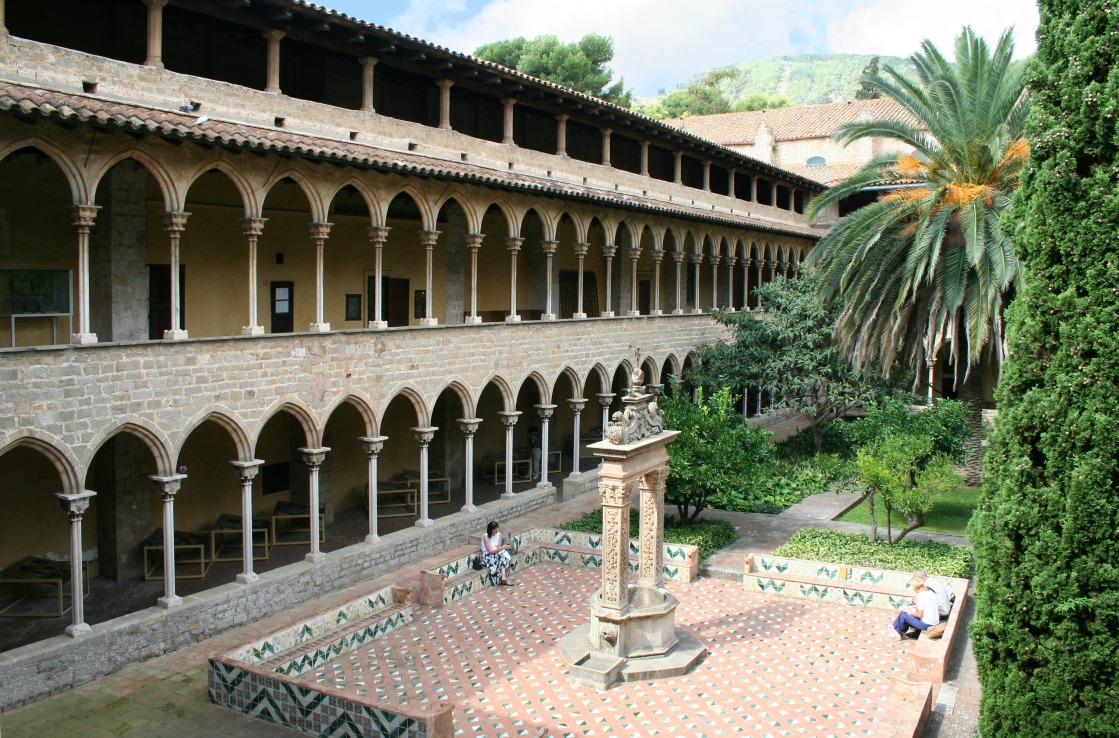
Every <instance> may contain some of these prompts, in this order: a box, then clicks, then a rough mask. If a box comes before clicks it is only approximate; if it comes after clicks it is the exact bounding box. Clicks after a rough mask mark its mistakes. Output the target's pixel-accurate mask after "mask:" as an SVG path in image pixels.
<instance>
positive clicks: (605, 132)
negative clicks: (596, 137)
mask: <svg viewBox="0 0 1119 738" xmlns="http://www.w3.org/2000/svg"><path fill="white" fill-rule="evenodd" d="M612 133H613V130H611V129H609V128H603V129H602V166H604V167H608V166H610V135H611V134H612Z"/></svg>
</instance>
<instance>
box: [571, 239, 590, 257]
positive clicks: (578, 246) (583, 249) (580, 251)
mask: <svg viewBox="0 0 1119 738" xmlns="http://www.w3.org/2000/svg"><path fill="white" fill-rule="evenodd" d="M590 248H591V245H590V244H589V243H587V242H586V241H576V242H575V255H576V256H578V257H579V258H580V259H582V258H583V257H584V256H586V255H587V252H588V251H589V250H590Z"/></svg>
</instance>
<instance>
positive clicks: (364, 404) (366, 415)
mask: <svg viewBox="0 0 1119 738" xmlns="http://www.w3.org/2000/svg"><path fill="white" fill-rule="evenodd" d="M342 405H350V406H351V407H353V408H354V410H357V413H358V415H360V416H361V420H362V422H363V423H364V424H365V433H366V435H370V436H375V435H377V432H378V427H379V426H378V425H377V418H376V416H375V415H374V413H373V403H372V402H371V401H370V399H369V398H368V397H367V396H366V395H365V394H363V393H362V392H361V391H359V390H356V389H350V390H347V391H346V393H345V394H342V395H339V396H338V397H336V398H335V399H334V400H333V401H332V402H331V403H330V404H329V405H327V406H326V407H325V408H323V411H322V413H321V414H320V420H321V422H320V423H319V425H321V427H323V428H326V424H327V422H328V421H329V420H330V416H331V415H333V414H334V411H336V410H337V409H338V408H340V407H341V406H342Z"/></svg>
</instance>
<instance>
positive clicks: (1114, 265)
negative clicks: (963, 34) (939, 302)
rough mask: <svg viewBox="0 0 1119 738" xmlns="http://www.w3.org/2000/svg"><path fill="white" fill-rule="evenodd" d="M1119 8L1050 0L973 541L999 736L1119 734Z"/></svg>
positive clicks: (1041, 33)
mask: <svg viewBox="0 0 1119 738" xmlns="http://www.w3.org/2000/svg"><path fill="white" fill-rule="evenodd" d="M1117 33H1119V9H1117V8H1116V6H1115V5H1114V3H1113V2H1112V1H1111V0H1076V1H1075V2H1074V1H1073V0H1042V2H1041V25H1040V27H1039V29H1038V52H1037V56H1036V58H1035V60H1034V61H1033V63H1032V65H1031V67H1030V68H1031V80H1030V89H1031V95H1032V102H1031V105H1032V111H1031V114H1030V121H1029V125H1028V127H1027V136H1028V137H1029V140H1030V142H1031V145H1032V148H1033V150H1032V153H1031V159H1030V163H1029V165H1028V167H1027V169H1026V172H1025V174H1024V177H1023V184H1022V191H1021V192H1020V193H1019V196H1018V197H1017V198H1016V200H1015V205H1014V210H1013V213H1012V215H1013V222H1014V223H1016V224H1017V225H1018V229H1017V230H1016V231H1015V232H1014V233H1015V243H1016V247H1017V248H1018V249H1019V250H1020V253H1021V255H1022V259H1023V263H1024V267H1025V271H1026V275H1027V276H1026V283H1025V287H1024V289H1023V291H1022V293H1021V294H1020V295H1019V297H1018V298H1017V299H1016V300H1015V303H1014V305H1013V306H1011V308H1010V310H1009V312H1008V318H1007V322H1008V328H1007V330H1008V333H1009V348H1010V355H1009V359H1008V361H1007V363H1006V365H1005V367H1004V370H1003V380H1002V383H1001V385H1000V387H999V391H998V396H997V397H998V405H999V417H998V420H997V422H996V424H995V433H994V437H993V439H992V446H991V449H990V451H989V453H988V455H987V459H986V463H987V471H986V473H985V474H984V482H983V495H982V498H981V502H980V505H979V509H978V510H977V512H976V514H975V516H974V517H973V518H972V521H971V524H970V528H969V535H970V537H971V540H972V541H973V542H974V544H975V552H976V555H977V560H978V571H977V575H978V597H977V608H976V619H975V621H974V622H973V623H972V626H971V634H972V638H973V642H974V647H975V656H976V661H977V663H978V666H979V676H980V680H981V682H982V685H983V697H982V703H981V718H980V731H981V733H982V735H983V736H984V738H1011V737H1012V736H1013V737H1014V738H1020V737H1022V736H1026V737H1029V736H1114V735H1116V731H1117V730H1119V699H1116V695H1117V694H1119V249H1117V248H1116V234H1117V233H1119V73H1117V72H1116V70H1119V43H1117V42H1116V34H1117Z"/></svg>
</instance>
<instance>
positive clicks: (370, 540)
mask: <svg viewBox="0 0 1119 738" xmlns="http://www.w3.org/2000/svg"><path fill="white" fill-rule="evenodd" d="M379 540H381V537H380V536H376V535H373V534H372V533H370V534H369V535H367V536H366V537H365V542H366V543H369V544H374V543H376V542H377V541H379Z"/></svg>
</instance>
